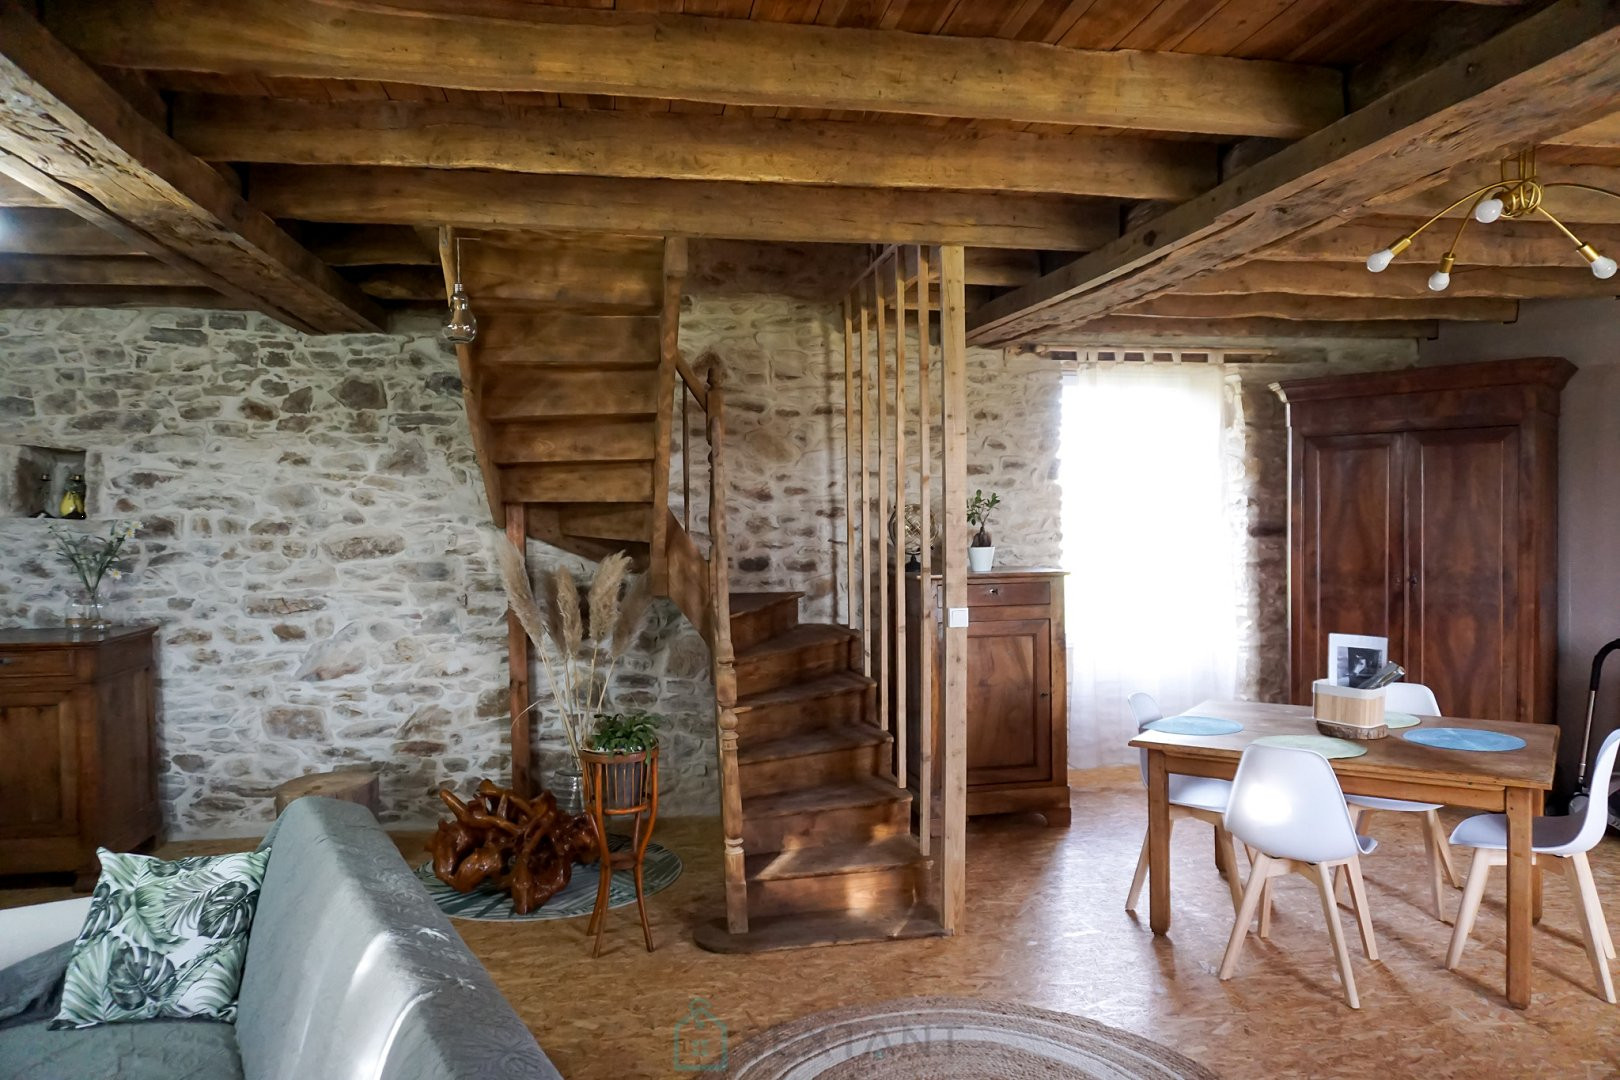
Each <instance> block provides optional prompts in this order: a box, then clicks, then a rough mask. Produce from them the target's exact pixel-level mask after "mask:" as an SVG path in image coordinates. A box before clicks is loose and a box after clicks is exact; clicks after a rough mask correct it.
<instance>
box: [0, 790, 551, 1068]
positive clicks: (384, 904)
mask: <svg viewBox="0 0 1620 1080" xmlns="http://www.w3.org/2000/svg"><path fill="white" fill-rule="evenodd" d="M266 842H267V843H269V844H270V845H271V852H270V861H269V865H268V866H267V867H266V870H265V879H264V888H263V891H262V893H261V895H260V899H259V909H258V913H257V915H256V916H255V918H254V921H253V929H252V931H251V933H250V936H249V941H248V955H247V964H246V967H245V969H244V971H243V976H242V989H241V996H240V999H239V1008H238V1016H237V1020H236V1022H235V1023H234V1024H225V1023H217V1022H213V1021H206V1020H174V1021H164V1020H158V1021H147V1022H142V1023H130V1024H105V1025H101V1026H98V1027H92V1028H85V1029H83V1030H65V1031H51V1030H50V1029H49V1027H48V1024H47V1020H46V1019H45V1018H36V1019H31V1020H30V1019H23V1018H14V1019H13V1020H12V1021H10V1022H8V1021H5V1020H0V1080H69V1078H72V1080H80V1078H85V1080H102V1078H107V1080H112V1078H117V1080H237V1078H243V1080H294V1078H296V1080H326V1078H330V1080H497V1078H499V1080H551V1078H557V1080H560V1077H561V1074H560V1073H558V1072H557V1070H556V1069H555V1068H554V1067H553V1066H552V1064H551V1062H550V1061H549V1060H547V1058H546V1056H545V1054H544V1053H542V1052H541V1050H540V1047H539V1046H538V1045H537V1044H536V1043H535V1041H534V1037H533V1036H532V1035H530V1034H529V1031H528V1029H527V1028H526V1027H524V1025H523V1023H522V1021H520V1020H519V1019H518V1017H517V1015H516V1014H515V1013H513V1011H512V1009H511V1006H509V1005H508V1004H507V1003H506V1000H505V999H504V998H503V997H501V995H500V993H499V992H498V991H496V989H495V987H494V984H493V983H492V982H491V981H490V978H489V974H488V972H486V971H485V970H484V968H483V966H482V965H480V964H479V962H478V961H477V959H476V958H474V956H473V955H472V953H471V952H469V951H468V950H467V947H466V945H464V944H463V943H462V941H461V938H460V937H458V936H457V934H456V932H455V930H453V929H452V928H451V926H450V923H449V921H448V920H447V919H446V918H445V917H444V915H443V914H442V913H441V912H440V911H439V909H438V908H437V907H436V906H434V904H433V902H432V901H431V900H430V899H428V896H427V894H426V893H425V892H424V891H423V889H422V887H421V885H420V883H418V882H417V880H416V877H415V875H414V874H413V873H412V872H411V869H410V867H408V866H406V865H405V861H404V860H403V859H401V858H400V856H399V852H398V850H397V849H396V848H395V847H394V844H393V842H392V841H391V840H389V838H388V836H387V834H386V833H384V832H383V830H382V828H381V826H379V825H378V824H377V819H376V818H374V817H372V815H371V813H370V812H369V811H367V810H366V809H365V808H364V807H360V806H356V805H353V804H350V803H340V802H336V801H333V800H331V799H321V798H305V799H299V800H298V801H296V802H294V803H293V804H292V805H291V806H290V807H288V808H287V811H286V812H285V813H284V814H283V815H282V817H281V819H280V820H279V821H278V822H277V823H276V828H275V829H274V830H273V831H272V835H271V837H269V838H267V840H266ZM86 903H87V902H86V901H64V902H63V903H62V904H61V905H40V906H39V907H38V908H34V909H29V908H22V909H16V910H14V911H0V942H4V943H5V945H4V946H3V947H0V949H3V950H4V951H9V952H10V953H11V956H4V951H0V957H3V958H0V966H3V965H5V964H6V963H8V962H9V961H10V960H11V959H13V958H15V957H16V956H17V955H22V954H25V953H23V952H22V950H26V951H27V952H32V953H36V954H39V953H42V951H43V950H48V949H51V948H52V947H57V948H56V950H55V952H54V953H52V954H48V955H37V956H36V957H35V958H34V960H32V961H29V962H28V963H31V964H33V966H34V968H36V969H43V968H45V967H48V966H49V965H50V964H52V963H56V960H55V957H57V956H62V955H65V952H66V950H65V949H63V948H60V947H59V946H60V945H61V944H62V943H63V942H64V941H70V940H71V939H72V938H73V937H75V936H76V935H77V932H78V926H79V921H80V920H82V919H83V916H84V905H85V904H86ZM47 909H55V910H54V911H51V910H47ZM24 941H26V942H27V943H26V944H23V942H24ZM23 970H24V968H10V969H8V971H9V972H13V973H15V972H20V971H23ZM33 977H34V978H35V980H36V982H37V981H38V980H39V979H40V978H41V976H40V974H39V972H38V971H35V972H34V974H33ZM45 977H49V976H48V975H47V976H45ZM19 979H20V976H14V977H12V978H11V979H10V980H9V982H10V984H11V989H10V990H7V989H6V988H5V987H6V985H7V983H8V979H7V978H6V977H4V976H0V1016H5V1015H6V1014H7V1010H5V1009H4V1008H3V1006H4V1005H5V1004H6V1001H5V994H7V993H15V992H16V991H17V989H18V987H19V986H20V985H21V984H20V982H19ZM12 1011H15V1010H12Z"/></svg>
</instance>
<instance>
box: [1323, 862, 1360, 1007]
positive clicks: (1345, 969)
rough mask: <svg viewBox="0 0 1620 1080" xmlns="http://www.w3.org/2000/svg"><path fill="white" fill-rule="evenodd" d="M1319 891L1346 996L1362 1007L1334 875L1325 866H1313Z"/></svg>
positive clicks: (1351, 1005)
mask: <svg viewBox="0 0 1620 1080" xmlns="http://www.w3.org/2000/svg"><path fill="white" fill-rule="evenodd" d="M1312 869H1313V870H1314V871H1315V876H1316V888H1317V891H1318V892H1320V893H1321V894H1322V914H1323V916H1325V917H1326V919H1327V929H1328V937H1329V938H1331V939H1332V941H1333V955H1334V956H1335V957H1337V958H1338V961H1339V978H1340V979H1342V980H1343V981H1344V997H1345V1000H1346V1001H1348V1002H1349V1003H1350V1007H1351V1008H1352V1009H1359V1008H1361V998H1360V997H1358V996H1357V995H1356V973H1355V972H1354V971H1352V970H1350V949H1349V948H1348V947H1347V946H1346V945H1345V943H1344V926H1343V924H1342V923H1340V922H1339V902H1338V901H1337V900H1335V899H1334V897H1333V875H1332V874H1330V873H1328V869H1327V867H1325V866H1321V865H1317V866H1314V867H1312Z"/></svg>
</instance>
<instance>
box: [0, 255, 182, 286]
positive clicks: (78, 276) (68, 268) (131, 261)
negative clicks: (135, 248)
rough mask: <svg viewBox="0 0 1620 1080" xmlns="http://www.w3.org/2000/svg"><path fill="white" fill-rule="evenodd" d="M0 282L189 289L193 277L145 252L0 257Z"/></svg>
mask: <svg viewBox="0 0 1620 1080" xmlns="http://www.w3.org/2000/svg"><path fill="white" fill-rule="evenodd" d="M0 285H141V286H158V287H182V288H190V287H194V286H195V285H196V280H195V279H194V278H192V276H191V275H190V274H188V273H186V272H185V271H183V270H176V269H175V268H174V267H172V266H167V265H165V264H163V263H161V262H159V261H158V260H156V259H154V258H151V257H149V256H146V255H116V256H111V257H106V258H90V257H85V256H79V255H6V256H0Z"/></svg>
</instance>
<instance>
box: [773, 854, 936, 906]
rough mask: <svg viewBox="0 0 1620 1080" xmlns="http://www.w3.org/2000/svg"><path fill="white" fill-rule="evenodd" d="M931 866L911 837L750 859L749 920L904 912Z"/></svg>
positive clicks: (917, 898) (918, 897) (913, 900)
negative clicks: (780, 916) (760, 917)
mask: <svg viewBox="0 0 1620 1080" xmlns="http://www.w3.org/2000/svg"><path fill="white" fill-rule="evenodd" d="M929 865H930V862H929V860H927V859H924V858H923V857H922V856H921V855H919V854H918V852H917V843H916V841H915V840H913V839H912V838H911V837H910V836H890V837H885V838H884V839H881V840H874V841H871V842H868V843H861V844H820V845H816V846H812V847H799V848H790V849H788V850H785V851H779V852H762V853H756V854H753V855H749V856H747V858H746V859H745V866H746V870H745V874H744V876H745V877H746V879H747V882H748V912H749V916H750V918H752V917H753V916H754V915H756V914H757V915H760V916H772V915H786V914H793V913H799V914H802V913H810V912H829V911H836V912H849V913H854V914H865V915H869V914H874V913H882V914H891V915H892V914H896V913H900V912H904V911H906V910H909V909H910V908H912V907H913V906H914V905H915V904H916V903H917V901H918V900H919V899H920V898H921V886H922V877H923V873H924V871H926V869H927V868H928V866H929Z"/></svg>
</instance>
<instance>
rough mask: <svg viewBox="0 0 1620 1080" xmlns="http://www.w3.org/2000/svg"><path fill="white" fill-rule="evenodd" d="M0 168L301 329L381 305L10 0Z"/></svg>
mask: <svg viewBox="0 0 1620 1080" xmlns="http://www.w3.org/2000/svg"><path fill="white" fill-rule="evenodd" d="M0 172H4V173H5V174H6V175H7V176H9V177H11V178H12V179H14V180H17V181H19V182H20V183H22V184H24V185H25V186H27V187H29V188H32V189H33V190H34V191H36V192H38V193H40V194H41V195H44V196H46V197H48V198H49V199H50V200H51V201H52V202H54V203H56V204H57V205H60V206H62V207H65V208H66V209H69V210H72V211H73V212H74V213H76V214H78V215H79V216H80V217H83V218H85V219H86V220H89V221H91V222H93V223H94V224H96V225H98V226H101V227H103V228H108V229H112V230H113V231H114V232H115V234H116V235H118V237H119V239H121V240H124V241H126V242H133V243H135V244H136V245H137V246H138V247H140V248H141V249H143V250H146V251H148V252H149V253H150V254H152V255H154V256H156V257H158V258H160V259H162V260H163V261H164V262H166V263H168V264H169V265H171V266H173V267H175V268H176V269H177V270H179V271H182V272H184V273H186V274H187V276H188V277H189V279H190V280H191V281H192V282H194V283H195V284H198V285H206V286H210V287H214V288H218V289H220V290H221V291H222V292H224V293H226V295H228V296H230V297H231V299H232V300H233V302H235V303H236V304H237V305H238V306H247V307H253V308H256V309H258V310H260V311H264V312H265V313H267V314H270V315H273V316H275V317H276V318H279V319H282V320H283V321H285V322H287V323H288V324H290V325H292V326H294V327H296V328H298V329H303V330H311V331H315V332H319V333H336V332H342V331H350V330H367V329H376V328H377V327H378V326H379V325H380V321H381V317H382V313H381V311H380V309H378V308H376V307H374V306H373V305H372V304H371V302H370V301H369V300H367V299H366V298H365V297H364V296H362V295H361V294H360V293H359V292H358V291H357V290H355V289H353V288H352V287H351V286H349V285H348V284H347V283H346V282H344V281H342V280H341V279H340V278H338V277H337V276H336V275H335V274H334V273H333V272H332V271H331V270H330V269H328V268H327V267H326V266H325V265H323V264H322V263H321V262H320V261H319V260H318V259H316V258H315V257H314V256H313V255H311V254H310V253H309V252H307V251H305V250H304V249H303V248H301V247H299V246H298V245H297V244H296V243H294V242H293V240H292V239H291V238H290V237H289V236H287V234H286V233H284V232H282V231H281V230H280V229H279V228H278V227H277V226H276V225H275V223H274V222H272V221H271V220H270V219H269V218H267V217H265V216H264V215H263V214H261V213H259V212H258V211H256V210H254V209H253V208H252V207H251V206H249V205H248V204H246V203H245V202H243V201H242V199H241V198H240V197H239V196H238V195H237V194H236V193H235V192H234V191H233V190H231V187H230V185H229V184H228V183H227V182H226V181H225V179H224V178H222V177H221V176H220V175H219V174H218V173H216V172H215V171H214V170H213V169H212V168H211V167H210V166H209V165H208V164H207V163H205V162H203V161H200V160H198V159H197V158H195V157H193V156H192V155H190V154H188V153H187V152H186V151H185V150H184V149H183V148H181V146H180V145H179V144H178V143H176V142H174V140H172V139H170V138H169V137H168V136H167V135H165V134H164V133H163V132H162V131H161V130H159V129H158V128H157V127H156V126H154V125H153V124H152V123H151V122H150V121H149V120H147V119H146V118H145V117H143V116H141V115H140V113H139V112H137V111H136V110H135V108H134V107H132V106H131V105H130V104H129V103H128V102H127V101H125V100H124V99H123V98H122V97H121V96H119V94H118V93H117V92H116V91H114V90H113V89H112V87H110V86H109V85H108V84H107V83H106V82H105V81H104V80H103V79H102V78H101V77H100V76H99V75H97V74H96V73H95V72H94V71H93V70H91V68H90V67H89V66H87V65H86V64H85V63H84V61H83V60H81V59H80V58H79V57H77V56H75V55H74V54H73V53H72V52H71V51H69V50H68V49H66V48H64V47H63V46H62V45H61V43H60V42H58V41H56V40H55V39H53V38H52V37H51V36H50V34H49V33H47V32H46V31H45V29H44V28H43V27H42V26H40V24H39V23H37V22H35V21H34V19H33V18H32V17H31V16H30V15H29V14H28V13H27V12H26V11H25V10H24V6H23V5H22V4H20V3H18V2H17V0H0Z"/></svg>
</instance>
